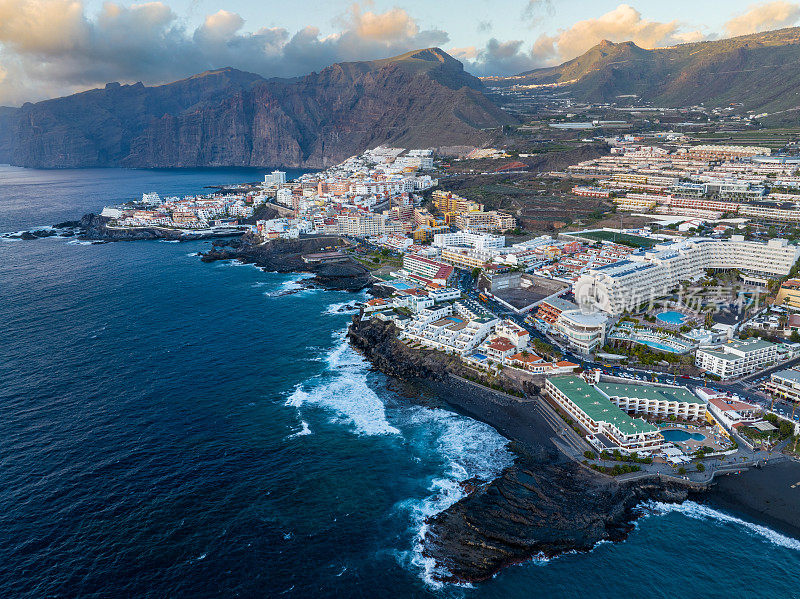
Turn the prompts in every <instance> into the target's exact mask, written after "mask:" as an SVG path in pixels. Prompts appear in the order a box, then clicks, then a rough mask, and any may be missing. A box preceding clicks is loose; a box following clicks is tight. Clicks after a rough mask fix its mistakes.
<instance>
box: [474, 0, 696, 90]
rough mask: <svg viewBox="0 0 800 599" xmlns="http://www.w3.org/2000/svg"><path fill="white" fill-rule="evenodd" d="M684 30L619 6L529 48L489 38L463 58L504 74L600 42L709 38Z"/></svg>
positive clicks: (536, 0)
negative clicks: (481, 46) (472, 53)
mask: <svg viewBox="0 0 800 599" xmlns="http://www.w3.org/2000/svg"><path fill="white" fill-rule="evenodd" d="M548 5H549V3H548V2H546V1H543V0H531V1H530V2H529V3H528V5H527V8H526V12H527V13H528V14H536V13H537V12H541V11H542V10H544V9H546V7H547V6H548ZM684 27H685V26H684V24H683V23H681V22H680V21H678V20H673V21H667V22H660V21H651V20H649V19H646V18H644V17H643V16H642V14H641V13H640V12H639V11H638V10H636V9H635V8H633V7H632V6H630V5H628V4H620V5H619V6H617V7H616V8H615V9H613V10H611V11H609V12H607V13H605V14H603V15H601V16H599V17H597V18H594V19H584V20H580V21H576V22H575V23H574V24H573V25H572V26H570V27H568V28H565V29H562V30H560V31H557V32H556V33H554V34H551V35H547V34H543V35H540V36H539V37H538V38H537V39H536V40H534V42H533V43H532V44H530V45H528V46H526V45H525V43H524V42H522V41H520V40H513V41H507V42H499V41H497V40H495V39H492V40H490V41H489V43H488V44H487V45H486V47H484V48H483V49H479V50H476V51H475V52H474V54H475V56H476V58H474V59H469V58H468V57H465V58H467V59H468V60H470V62H469V63H468V68H469V70H471V71H472V72H475V73H477V74H481V75H504V74H512V73H520V72H523V71H527V70H530V69H534V68H537V67H542V66H550V65H553V64H559V63H561V62H564V61H566V60H570V59H572V58H575V57H576V56H580V55H581V54H583V53H584V52H586V51H587V50H589V49H590V48H592V47H593V46H595V45H597V44H598V43H600V42H601V41H603V40H609V41H612V42H623V41H633V42H634V43H635V44H637V45H638V46H641V47H643V48H655V47H662V46H671V45H674V44H679V43H685V42H694V41H700V40H702V39H707V38H708V36H707V35H706V34H704V33H703V32H702V31H699V30H695V31H685V30H684Z"/></svg>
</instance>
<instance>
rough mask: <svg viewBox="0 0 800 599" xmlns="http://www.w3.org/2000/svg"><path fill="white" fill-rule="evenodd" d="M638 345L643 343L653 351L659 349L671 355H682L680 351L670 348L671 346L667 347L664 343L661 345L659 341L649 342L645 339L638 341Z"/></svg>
mask: <svg viewBox="0 0 800 599" xmlns="http://www.w3.org/2000/svg"><path fill="white" fill-rule="evenodd" d="M635 342H636V343H641V344H642V345H646V346H648V347H652V348H653V349H658V350H661V351H665V352H669V353H671V354H679V353H681V352H680V351H679V350H677V349H675V348H674V347H670V346H669V345H665V344H663V343H659V342H658V341H649V340H645V339H636V340H635Z"/></svg>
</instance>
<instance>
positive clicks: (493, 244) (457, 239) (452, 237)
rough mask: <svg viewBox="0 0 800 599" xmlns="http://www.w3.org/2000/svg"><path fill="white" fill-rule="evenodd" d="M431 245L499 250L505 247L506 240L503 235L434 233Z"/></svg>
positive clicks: (462, 232)
mask: <svg viewBox="0 0 800 599" xmlns="http://www.w3.org/2000/svg"><path fill="white" fill-rule="evenodd" d="M433 245H435V246H436V247H441V248H444V247H449V246H459V247H470V248H474V249H477V250H488V249H500V248H503V247H505V245H506V238H505V236H503V235H492V234H491V233H473V232H470V231H457V232H455V233H436V234H435V235H434V236H433Z"/></svg>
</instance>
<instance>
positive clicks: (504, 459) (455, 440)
mask: <svg viewBox="0 0 800 599" xmlns="http://www.w3.org/2000/svg"><path fill="white" fill-rule="evenodd" d="M412 417H413V420H414V421H415V422H416V424H418V425H419V424H421V425H423V426H424V427H425V428H429V427H431V426H432V427H434V429H435V430H436V431H437V434H435V435H434V436H433V437H432V438H433V439H435V442H434V443H433V445H432V446H430V445H424V446H423V447H422V449H423V451H428V450H432V451H434V452H436V454H438V455H439V456H441V457H442V458H443V459H444V471H443V472H442V474H441V475H440V476H438V477H436V478H434V479H433V480H432V481H431V483H430V486H429V487H428V491H429V492H430V494H429V495H428V496H427V497H425V498H423V499H418V500H409V501H405V502H403V503H402V504H401V505H400V508H401V509H403V510H405V511H407V512H408V513H409V516H410V520H411V529H412V531H413V535H414V539H413V549H412V551H411V552H410V553H409V552H405V553H403V554H401V555H400V559H401V562H406V563H407V564H408V565H410V566H412V567H413V568H414V569H416V570H417V571H418V572H420V575H421V577H422V579H423V580H424V581H425V583H426V584H427V585H428V586H430V587H432V588H437V589H438V588H441V587H442V586H444V585H443V584H442V583H441V582H440V579H441V578H443V577H444V576H446V575H447V574H448V572H446V571H444V570H443V569H442V568H441V567H440V566H439V565H438V564H436V562H435V560H433V559H432V558H429V557H425V556H424V555H423V553H422V550H423V544H424V541H425V537H426V535H427V534H428V524H427V520H428V519H429V518H430V517H431V516H434V515H436V514H438V513H440V512H442V511H444V510H446V509H447V508H448V507H450V506H451V505H453V504H454V503H456V502H457V501H458V500H460V499H461V498H462V497H464V496H465V495H466V492H465V490H464V485H463V483H464V482H465V481H468V480H477V481H481V482H488V481H491V480H492V479H494V478H496V477H497V476H498V475H499V474H500V473H501V472H502V471H503V469H505V468H506V467H508V466H510V465H511V464H512V463H513V462H514V455H513V454H512V453H511V452H510V451H509V450H508V448H507V444H508V439H506V438H505V437H503V436H502V435H500V433H498V432H497V431H496V430H495V429H494V428H492V427H491V426H489V425H488V424H485V423H483V422H479V421H477V420H472V419H471V418H468V417H466V416H461V415H459V414H455V413H453V412H449V411H447V410H441V409H430V408H421V407H417V408H415V409H414V411H413V416H412Z"/></svg>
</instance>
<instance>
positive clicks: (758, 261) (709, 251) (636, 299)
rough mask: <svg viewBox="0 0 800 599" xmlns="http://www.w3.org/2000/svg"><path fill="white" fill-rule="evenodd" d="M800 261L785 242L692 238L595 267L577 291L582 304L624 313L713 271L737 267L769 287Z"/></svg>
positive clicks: (580, 280) (746, 278) (583, 277)
mask: <svg viewBox="0 0 800 599" xmlns="http://www.w3.org/2000/svg"><path fill="white" fill-rule="evenodd" d="M798 257H800V247H798V246H794V245H789V243H788V242H787V241H786V240H785V239H771V240H769V241H768V242H766V243H760V242H756V241H745V240H744V237H743V236H741V235H734V236H732V237H731V238H730V239H719V240H716V239H705V238H700V239H689V240H685V241H681V242H677V243H671V244H659V245H657V246H655V247H654V248H653V249H651V250H645V251H642V252H638V253H635V254H631V255H629V256H628V258H627V260H621V261H619V262H616V263H614V264H609V265H607V266H601V267H599V268H593V269H590V270H589V271H588V272H586V273H585V274H583V275H581V276H580V278H578V280H577V281H576V282H575V284H574V286H573V292H574V294H575V297H576V298H577V300H578V302H579V303H580V304H581V305H589V306H592V307H595V308H597V309H599V310H603V311H604V312H608V313H609V314H614V315H619V314H621V313H622V312H624V311H625V310H635V309H637V308H638V307H639V306H640V305H642V304H644V303H646V302H647V301H648V300H652V299H655V298H657V297H662V296H664V295H667V294H669V292H670V290H672V289H673V288H675V287H676V286H677V285H678V284H679V283H680V282H681V281H696V280H698V279H701V278H703V277H704V276H705V275H706V271H707V270H708V269H719V270H729V269H738V270H739V271H740V272H741V276H742V279H743V280H744V281H745V282H747V283H751V284H756V285H762V286H765V285H766V283H767V280H768V279H770V278H774V277H781V276H785V275H787V274H788V273H789V271H790V270H791V268H792V266H794V264H795V262H797V259H798Z"/></svg>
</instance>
